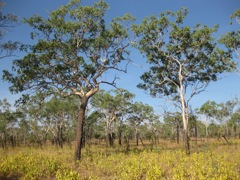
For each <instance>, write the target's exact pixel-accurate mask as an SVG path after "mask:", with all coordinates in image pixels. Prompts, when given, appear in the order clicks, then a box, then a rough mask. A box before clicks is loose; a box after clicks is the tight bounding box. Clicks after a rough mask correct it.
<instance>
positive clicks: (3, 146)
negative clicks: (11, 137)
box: [1, 133, 6, 149]
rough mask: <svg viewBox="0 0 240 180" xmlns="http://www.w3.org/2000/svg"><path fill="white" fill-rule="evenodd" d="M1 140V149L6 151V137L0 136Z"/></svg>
mask: <svg viewBox="0 0 240 180" xmlns="http://www.w3.org/2000/svg"><path fill="white" fill-rule="evenodd" d="M1 138H2V148H3V149H6V137H5V134H4V133H2V134H1Z"/></svg>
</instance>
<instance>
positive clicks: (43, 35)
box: [4, 0, 133, 160]
mask: <svg viewBox="0 0 240 180" xmlns="http://www.w3.org/2000/svg"><path fill="white" fill-rule="evenodd" d="M80 2H81V1H80V0H70V2H69V3H68V4H66V5H65V6H62V7H60V8H59V9H57V10H55V11H53V12H51V13H50V14H49V17H48V18H47V19H44V18H42V17H40V16H37V15H35V16H33V17H30V18H28V19H25V22H26V23H28V25H29V26H31V27H33V28H34V30H35V31H34V32H33V33H31V37H32V38H33V39H34V40H36V44H34V45H31V46H25V47H22V49H24V48H26V49H25V50H26V52H27V55H26V56H25V57H23V58H22V59H19V60H15V61H14V63H13V70H14V73H13V74H11V73H10V72H8V71H5V72H4V79H5V80H7V81H9V82H11V83H12V86H11V87H10V90H11V91H12V92H17V93H18V92H24V91H25V92H26V91H27V90H32V91H36V90H40V91H42V92H46V93H48V94H59V95H61V96H71V95H75V96H77V97H79V98H80V100H81V105H80V110H79V113H78V120H77V130H76V147H75V160H79V159H80V157H81V149H82V144H81V142H82V140H81V139H82V137H83V125H84V121H85V110H86V107H87V105H88V101H89V99H90V98H91V97H92V96H93V95H94V94H95V93H96V92H97V91H98V90H99V86H100V84H104V83H105V84H109V85H112V86H116V79H117V77H116V76H115V75H114V71H121V72H126V70H127V64H128V63H129V61H130V59H129V56H128V55H129V51H128V50H127V47H128V46H130V44H131V40H130V37H129V34H128V26H130V24H131V22H132V20H133V18H132V17H130V16H129V15H125V16H124V17H122V18H120V17H118V18H115V19H113V20H112V21H111V22H110V23H109V24H106V23H105V20H104V15H105V12H106V10H107V9H108V5H107V4H106V3H105V2H104V1H102V0H100V1H99V2H97V3H94V5H92V6H81V3H80ZM108 71H110V72H111V77H112V78H111V77H109V76H106V75H104V73H105V72H108Z"/></svg>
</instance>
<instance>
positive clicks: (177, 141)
mask: <svg viewBox="0 0 240 180" xmlns="http://www.w3.org/2000/svg"><path fill="white" fill-rule="evenodd" d="M177 143H178V144H179V123H178V124H177Z"/></svg>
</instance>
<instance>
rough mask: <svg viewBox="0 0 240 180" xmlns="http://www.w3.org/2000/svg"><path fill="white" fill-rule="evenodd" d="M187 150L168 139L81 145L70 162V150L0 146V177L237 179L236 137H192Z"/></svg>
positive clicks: (238, 150)
mask: <svg viewBox="0 0 240 180" xmlns="http://www.w3.org/2000/svg"><path fill="white" fill-rule="evenodd" d="M191 146H192V149H191V151H192V153H191V155H190V156H187V155H185V152H184V151H183V149H182V147H181V146H180V145H177V144H175V143H172V142H167V141H164V142H161V143H160V144H159V145H157V146H152V145H146V146H144V147H143V146H140V147H136V146H133V145H131V146H130V151H126V147H124V146H116V147H114V148H106V147H104V146H101V145H92V146H86V147H85V148H84V150H83V156H82V160H81V161H80V162H77V163H74V161H73V149H71V148H69V147H67V146H66V147H64V148H63V149H60V148H56V147H52V146H45V147H42V148H30V147H17V148H15V149H11V148H8V149H6V150H0V179H26V180H31V179H43V180H48V179H59V180H75V179H76V180H77V179H103V180H113V179H119V180H121V179H124V180H126V179H130V180H131V179H147V180H152V179H156V180H158V179H169V180H170V179H171V180H172V179H173V180H174V179H194V180H195V179H216V180H218V179H220V180H225V179H229V180H230V179H236V180H237V179H240V140H231V141H230V143H229V144H224V143H223V142H219V141H213V142H209V143H208V144H206V143H201V142H198V144H195V142H192V144H191Z"/></svg>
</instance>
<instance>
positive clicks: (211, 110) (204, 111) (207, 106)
mask: <svg viewBox="0 0 240 180" xmlns="http://www.w3.org/2000/svg"><path fill="white" fill-rule="evenodd" d="M216 112H217V103H216V102H215V101H209V100H208V101H207V102H205V103H204V104H203V105H202V106H201V107H200V108H199V109H197V113H198V114H200V115H203V116H205V118H204V120H202V122H203V124H204V125H205V137H206V138H208V127H209V125H210V123H211V121H213V119H214V117H215V116H216Z"/></svg>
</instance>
